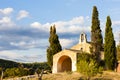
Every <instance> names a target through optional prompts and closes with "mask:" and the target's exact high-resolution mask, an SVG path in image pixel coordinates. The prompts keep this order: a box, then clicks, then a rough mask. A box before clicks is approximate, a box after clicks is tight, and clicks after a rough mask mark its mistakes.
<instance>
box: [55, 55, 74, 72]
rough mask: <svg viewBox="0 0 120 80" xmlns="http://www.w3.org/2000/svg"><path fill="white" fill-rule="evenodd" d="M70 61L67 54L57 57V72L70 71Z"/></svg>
mask: <svg viewBox="0 0 120 80" xmlns="http://www.w3.org/2000/svg"><path fill="white" fill-rule="evenodd" d="M71 70H72V61H71V58H70V57H69V56H65V55H64V56H62V57H60V58H59V60H58V63H57V72H64V71H71Z"/></svg>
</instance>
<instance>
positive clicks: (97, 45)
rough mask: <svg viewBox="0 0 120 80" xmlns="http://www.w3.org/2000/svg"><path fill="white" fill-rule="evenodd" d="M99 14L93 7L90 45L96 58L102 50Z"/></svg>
mask: <svg viewBox="0 0 120 80" xmlns="http://www.w3.org/2000/svg"><path fill="white" fill-rule="evenodd" d="M98 17H99V13H98V11H97V7H96V6H94V7H93V13H92V26H91V45H92V48H93V52H94V54H95V56H96V57H97V58H99V54H100V51H101V50H102V48H103V47H102V45H103V38H102V34H101V29H100V21H99V18H98Z"/></svg>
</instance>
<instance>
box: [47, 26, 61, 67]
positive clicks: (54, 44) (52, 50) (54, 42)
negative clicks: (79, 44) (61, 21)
mask: <svg viewBox="0 0 120 80" xmlns="http://www.w3.org/2000/svg"><path fill="white" fill-rule="evenodd" d="M49 43H50V46H49V47H48V48H47V62H48V65H49V66H50V67H51V68H52V65H53V55H54V54H56V53H57V52H59V51H61V50H62V47H61V45H60V42H59V37H58V35H57V34H56V28H55V25H54V26H51V27H50V37H49Z"/></svg>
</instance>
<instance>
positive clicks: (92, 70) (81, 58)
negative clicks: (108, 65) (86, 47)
mask: <svg viewBox="0 0 120 80" xmlns="http://www.w3.org/2000/svg"><path fill="white" fill-rule="evenodd" d="M77 70H78V72H80V73H82V74H84V75H85V76H87V77H91V76H95V75H96V74H97V73H100V72H102V67H99V66H98V63H97V62H96V60H95V59H94V56H92V55H90V54H86V53H82V54H79V55H78V63H77Z"/></svg>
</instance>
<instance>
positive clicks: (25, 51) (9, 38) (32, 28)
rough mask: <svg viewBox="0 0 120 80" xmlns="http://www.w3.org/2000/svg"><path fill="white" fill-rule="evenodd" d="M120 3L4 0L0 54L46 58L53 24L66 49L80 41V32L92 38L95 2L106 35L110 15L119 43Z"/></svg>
mask: <svg viewBox="0 0 120 80" xmlns="http://www.w3.org/2000/svg"><path fill="white" fill-rule="evenodd" d="M119 4H120V1H119V0H92V1H90V0H59V1H58V0H34V1H33V0H1V1H0V58H2V59H8V60H13V61H18V62H43V61H46V48H47V47H48V46H49V42H48V38H49V28H50V26H51V25H53V24H55V25H56V29H57V34H58V35H59V39H60V43H61V45H62V47H63V49H64V48H70V47H71V46H73V45H75V44H77V43H78V40H79V35H80V33H81V32H85V33H86V34H87V35H88V41H90V29H91V27H90V26H91V16H92V8H93V6H97V8H98V11H99V19H100V23H101V24H100V26H101V29H102V34H103V36H104V29H105V23H106V17H107V16H108V15H109V16H110V17H111V20H112V24H113V25H112V28H113V32H114V37H115V40H116V43H117V44H118V38H119V36H118V34H119V33H120V17H119V16H120V5H119Z"/></svg>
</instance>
